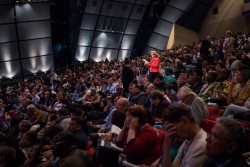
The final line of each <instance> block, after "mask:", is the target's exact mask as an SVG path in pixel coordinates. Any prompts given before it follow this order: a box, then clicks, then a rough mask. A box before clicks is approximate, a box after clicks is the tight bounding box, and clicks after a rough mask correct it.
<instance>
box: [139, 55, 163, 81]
mask: <svg viewBox="0 0 250 167" xmlns="http://www.w3.org/2000/svg"><path fill="white" fill-rule="evenodd" d="M150 54H151V60H150V62H148V61H146V60H145V59H143V61H144V64H145V65H146V66H147V67H148V68H150V76H149V81H150V82H153V81H154V79H155V77H156V76H157V74H159V72H160V64H161V60H160V55H159V54H158V53H157V52H156V51H151V52H150Z"/></svg>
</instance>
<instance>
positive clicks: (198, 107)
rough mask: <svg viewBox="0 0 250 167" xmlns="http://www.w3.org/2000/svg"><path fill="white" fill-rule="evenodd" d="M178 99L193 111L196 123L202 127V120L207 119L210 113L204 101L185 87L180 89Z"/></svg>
mask: <svg viewBox="0 0 250 167" xmlns="http://www.w3.org/2000/svg"><path fill="white" fill-rule="evenodd" d="M177 97H178V98H179V100H181V101H182V103H184V104H186V105H188V106H189V107H190V109H191V110H192V113H193V115H194V117H195V120H196V122H197V123H198V124H199V125H200V124H201V121H202V119H204V118H207V117H208V115H209V113H208V109H207V104H206V103H205V102H204V100H203V99H202V98H201V97H199V96H198V95H197V94H196V93H194V92H193V91H192V90H191V89H190V88H189V87H187V86H183V87H181V88H180V89H179V91H178V93H177Z"/></svg>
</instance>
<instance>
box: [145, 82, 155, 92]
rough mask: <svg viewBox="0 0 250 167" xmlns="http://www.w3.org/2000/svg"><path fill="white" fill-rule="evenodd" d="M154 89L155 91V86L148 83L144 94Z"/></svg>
mask: <svg viewBox="0 0 250 167" xmlns="http://www.w3.org/2000/svg"><path fill="white" fill-rule="evenodd" d="M154 89H155V85H154V84H152V83H150V84H148V86H147V88H146V93H150V92H151V91H152V90H154Z"/></svg>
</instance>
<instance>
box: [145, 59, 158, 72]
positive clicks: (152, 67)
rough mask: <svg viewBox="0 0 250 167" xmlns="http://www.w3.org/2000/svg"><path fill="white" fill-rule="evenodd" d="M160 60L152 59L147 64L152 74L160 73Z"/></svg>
mask: <svg viewBox="0 0 250 167" xmlns="http://www.w3.org/2000/svg"><path fill="white" fill-rule="evenodd" d="M160 63H161V61H160V59H159V58H158V57H155V58H152V59H151V61H150V62H149V63H148V64H147V66H148V67H149V68H150V72H159V71H160Z"/></svg>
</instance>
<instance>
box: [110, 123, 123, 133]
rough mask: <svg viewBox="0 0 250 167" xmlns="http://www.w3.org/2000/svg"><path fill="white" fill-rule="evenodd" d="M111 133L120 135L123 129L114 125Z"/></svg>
mask: <svg viewBox="0 0 250 167" xmlns="http://www.w3.org/2000/svg"><path fill="white" fill-rule="evenodd" d="M111 132H112V133H115V134H117V135H119V133H120V132H121V129H120V128H119V127H118V126H116V125H112V126H111Z"/></svg>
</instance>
